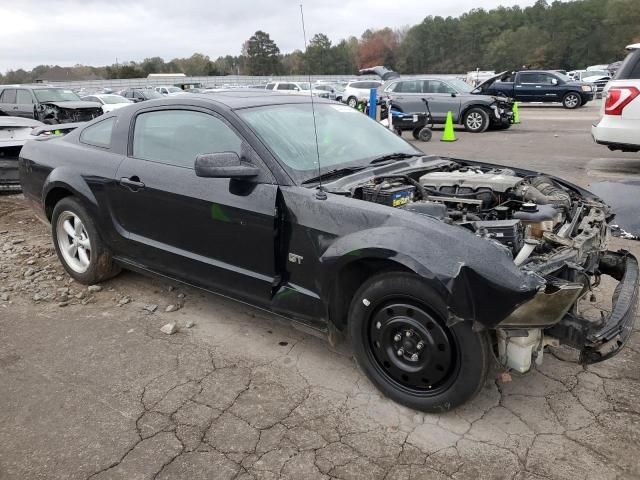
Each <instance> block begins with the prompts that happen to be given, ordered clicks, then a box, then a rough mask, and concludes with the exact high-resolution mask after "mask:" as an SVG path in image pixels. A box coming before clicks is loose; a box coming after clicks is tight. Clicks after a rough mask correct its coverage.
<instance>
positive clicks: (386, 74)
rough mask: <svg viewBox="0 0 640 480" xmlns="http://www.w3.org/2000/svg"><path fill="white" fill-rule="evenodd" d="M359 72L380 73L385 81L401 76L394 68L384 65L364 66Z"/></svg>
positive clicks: (367, 73) (366, 73)
mask: <svg viewBox="0 0 640 480" xmlns="http://www.w3.org/2000/svg"><path fill="white" fill-rule="evenodd" d="M359 74H360V75H378V76H379V77H380V78H381V79H382V80H384V81H387V80H393V79H394V78H400V74H399V73H398V72H394V71H393V70H389V69H388V68H387V67H383V66H377V67H369V68H363V69H362V70H360V71H359Z"/></svg>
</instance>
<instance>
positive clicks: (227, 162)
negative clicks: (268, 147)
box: [194, 152, 260, 178]
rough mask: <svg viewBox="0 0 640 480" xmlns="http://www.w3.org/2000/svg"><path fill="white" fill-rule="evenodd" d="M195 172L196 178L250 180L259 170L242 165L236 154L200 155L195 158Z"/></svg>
mask: <svg viewBox="0 0 640 480" xmlns="http://www.w3.org/2000/svg"><path fill="white" fill-rule="evenodd" d="M194 167H195V171H196V175H197V176H198V177H208V178H251V177H257V176H258V174H259V173H260V170H259V169H258V168H256V167H254V166H252V165H249V164H247V163H243V162H242V161H241V160H240V157H239V156H238V154H237V153H236V152H222V153H202V154H200V155H198V156H197V157H196V163H195V166H194Z"/></svg>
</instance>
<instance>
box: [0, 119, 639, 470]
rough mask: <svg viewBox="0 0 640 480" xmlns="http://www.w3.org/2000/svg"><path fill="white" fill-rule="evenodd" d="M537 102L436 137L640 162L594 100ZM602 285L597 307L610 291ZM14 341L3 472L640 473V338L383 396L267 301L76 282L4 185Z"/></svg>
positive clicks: (2, 364) (599, 162)
mask: <svg viewBox="0 0 640 480" xmlns="http://www.w3.org/2000/svg"><path fill="white" fill-rule="evenodd" d="M521 112H522V117H523V124H522V125H520V126H518V127H514V128H513V129H511V130H509V131H507V132H490V133H487V134H484V135H469V134H465V133H460V135H459V136H460V141H459V142H457V143H455V144H443V143H440V142H436V141H434V142H432V143H430V144H423V145H422V146H423V148H424V149H425V150H427V151H430V152H434V153H439V154H446V155H451V156H454V157H456V156H457V157H461V158H477V159H483V160H494V161H496V162H497V163H512V164H515V165H521V166H533V168H539V169H540V170H545V171H549V172H552V173H556V174H559V175H563V176H565V177H567V178H570V179H572V180H574V181H575V182H577V183H579V184H581V185H584V186H587V185H588V184H589V183H590V182H591V181H593V180H594V179H605V178H606V179H612V178H613V179H615V178H620V176H621V175H623V174H624V176H625V177H628V176H629V175H638V173H640V155H635V156H634V155H629V154H625V155H621V154H615V153H611V152H608V151H607V150H606V149H604V148H602V147H598V146H596V145H594V144H592V143H591V140H590V138H589V134H588V127H589V124H590V122H591V121H592V120H593V119H594V118H595V117H596V116H597V114H596V109H595V107H588V108H585V109H582V110H580V111H578V112H566V111H564V110H562V109H554V108H538V107H529V108H526V107H525V108H523V109H521ZM549 119H550V120H549ZM555 135H558V136H557V137H556V136H555ZM621 172H622V173H621ZM613 246H614V247H617V248H627V249H630V250H632V251H634V252H635V253H636V254H637V255H639V254H640V248H639V246H640V245H639V244H638V243H637V242H635V243H634V242H629V241H622V240H615V241H614V245H613ZM597 294H598V295H597V302H596V303H594V304H592V305H590V306H589V307H588V308H589V309H590V310H591V311H593V312H594V313H598V312H599V310H600V309H605V310H606V308H607V305H608V300H607V296H610V295H611V289H610V287H609V286H608V285H604V286H603V288H602V289H600V291H598V292H597ZM168 323H175V324H176V327H175V328H176V329H177V333H175V334H172V335H167V334H165V333H162V332H161V330H160V329H161V327H163V326H165V325H166V324H168ZM0 340H1V341H0V479H2V480H5V479H33V478H55V479H63V478H65V479H66V478H74V479H76V478H77V479H88V478H99V479H106V478H109V479H111V478H123V479H147V478H149V479H151V478H158V479H180V478H184V479H199V478H209V479H227V478H229V479H231V478H238V479H250V478H255V479H275V478H291V479H302V478H304V479H313V478H340V479H356V478H359V479H383V478H385V479H398V480H399V479H446V478H455V479H469V478H474V479H484V478H496V479H498V478H506V479H519V480H524V479H531V480H533V479H547V478H561V479H577V478H581V479H598V480H599V479H632V478H640V460H639V459H640V405H639V404H638V398H639V396H640V368H639V367H640V334H639V333H637V332H636V333H634V335H633V337H632V339H631V341H630V343H629V345H628V347H627V348H626V349H625V350H624V351H623V352H622V353H621V354H620V355H618V356H617V357H615V358H614V359H612V360H610V361H608V362H606V363H603V364H600V365H595V366H591V367H588V368H583V367H582V366H580V365H578V364H576V363H575V362H572V361H568V362H567V361H561V360H559V358H558V357H562V358H569V360H571V359H572V357H571V356H570V355H569V354H568V352H566V351H564V350H556V351H554V352H552V354H549V355H546V356H545V363H544V365H543V366H542V367H540V368H539V369H538V370H536V371H534V372H532V373H531V374H529V375H526V376H522V377H516V376H514V377H513V378H512V379H511V381H509V379H508V378H503V377H502V376H501V375H500V374H501V372H500V370H499V369H497V368H496V369H494V371H493V372H492V375H491V377H490V379H489V380H488V382H487V384H486V386H485V388H484V390H483V391H482V392H481V394H480V396H479V397H478V398H477V399H476V400H475V401H473V402H472V403H470V404H468V405H465V406H464V407H462V408H460V409H458V410H456V411H454V412H450V413H448V414H443V415H430V414H423V413H419V412H415V411H412V410H410V409H407V408H404V407H400V406H398V405H396V404H394V403H393V402H391V401H389V400H387V399H384V398H381V397H380V395H379V394H378V392H377V391H376V389H375V388H374V387H373V386H372V385H371V384H370V383H369V381H368V380H367V379H366V378H365V377H364V376H363V375H362V374H361V373H360V372H359V371H358V369H357V368H356V366H355V364H354V362H353V359H352V358H351V355H350V352H349V349H348V347H347V346H341V347H339V348H338V349H334V348H332V347H330V346H329V345H328V343H326V342H325V341H324V340H322V339H318V338H316V337H314V336H311V335H309V334H307V333H305V332H302V331H299V330H296V329H294V328H292V327H291V326H289V325H287V324H283V323H281V322H280V321H278V320H276V319H274V318H273V317H271V316H269V315H268V314H266V313H263V312H261V311H258V310H255V309H253V308H251V307H247V306H244V305H241V304H237V303H234V302H231V301H229V300H226V299H223V298H220V297H216V296H214V295H210V294H207V293H203V292H201V291H198V290H194V289H191V288H187V287H184V286H180V285H177V284H172V283H169V282H166V281H163V280H158V279H148V278H145V277H142V276H140V275H137V274H133V273H124V274H122V275H120V276H119V277H117V278H115V279H113V280H111V281H109V282H106V283H104V284H102V285H100V286H96V287H89V288H87V287H86V286H82V285H79V284H77V283H74V282H73V281H71V279H70V278H69V277H68V276H67V275H66V274H65V273H64V272H63V270H62V267H61V266H60V265H59V263H58V261H57V258H56V256H55V254H54V251H53V247H52V245H51V241H50V234H49V230H48V227H46V226H44V225H43V224H41V223H39V222H38V221H37V220H35V218H34V216H33V215H32V213H31V212H30V211H29V210H28V209H27V208H26V206H25V205H24V203H23V199H22V197H21V196H18V195H13V196H1V197H0Z"/></svg>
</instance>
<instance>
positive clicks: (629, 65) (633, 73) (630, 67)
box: [614, 49, 640, 80]
mask: <svg viewBox="0 0 640 480" xmlns="http://www.w3.org/2000/svg"><path fill="white" fill-rule="evenodd" d="M614 79H615V80H638V79H640V49H637V50H634V51H632V52H631V53H629V55H627V58H625V59H624V61H623V62H622V65H620V69H619V70H618V71H617V72H616V76H615V77H614Z"/></svg>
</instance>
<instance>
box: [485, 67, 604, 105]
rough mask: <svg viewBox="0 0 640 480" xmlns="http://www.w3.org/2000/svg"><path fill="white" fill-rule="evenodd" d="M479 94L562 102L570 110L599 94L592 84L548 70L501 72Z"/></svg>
mask: <svg viewBox="0 0 640 480" xmlns="http://www.w3.org/2000/svg"><path fill="white" fill-rule="evenodd" d="M476 92H477V93H482V94H486V95H503V96H506V97H510V98H513V99H514V100H516V101H519V102H545V103H547V102H549V103H550V102H561V103H562V106H563V107H564V108H568V109H574V108H578V107H581V106H583V105H585V104H586V103H587V102H589V101H591V100H593V97H594V95H595V93H596V92H595V89H594V88H593V86H592V85H591V84H589V83H586V82H579V81H574V80H571V79H570V78H569V77H567V76H566V75H563V74H562V73H559V72H551V71H546V70H525V71H521V72H502V73H500V74H498V75H496V76H495V77H493V78H490V79H489V80H486V81H485V82H483V83H481V84H480V85H478V87H477V89H476Z"/></svg>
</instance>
